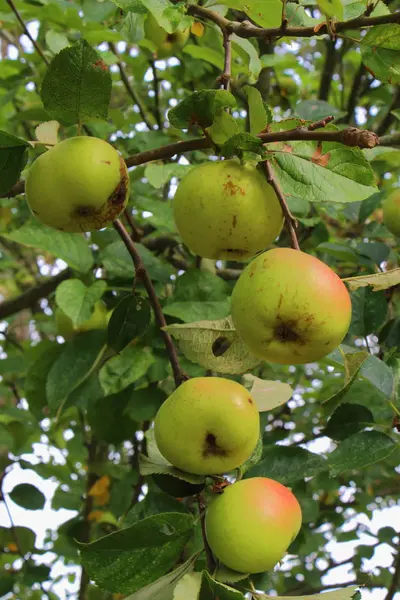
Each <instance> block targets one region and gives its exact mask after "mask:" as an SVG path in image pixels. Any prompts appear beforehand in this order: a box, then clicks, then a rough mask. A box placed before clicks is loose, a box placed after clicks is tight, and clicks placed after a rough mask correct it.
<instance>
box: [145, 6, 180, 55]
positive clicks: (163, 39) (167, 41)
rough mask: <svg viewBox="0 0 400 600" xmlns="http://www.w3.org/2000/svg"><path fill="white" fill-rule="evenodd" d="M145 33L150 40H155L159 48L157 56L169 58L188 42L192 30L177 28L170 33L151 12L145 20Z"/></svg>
mask: <svg viewBox="0 0 400 600" xmlns="http://www.w3.org/2000/svg"><path fill="white" fill-rule="evenodd" d="M144 33H145V36H146V38H147V39H148V40H150V41H151V42H153V44H154V45H155V46H156V48H157V58H168V57H169V56H174V55H175V54H176V53H177V52H179V50H180V49H181V48H183V46H184V45H185V44H186V42H187V40H188V37H189V34H190V30H189V29H185V30H184V31H179V30H176V31H174V32H173V33H168V32H167V31H165V29H163V28H162V27H161V26H160V25H159V24H158V22H157V19H156V18H155V17H154V16H153V15H152V13H149V15H148V17H147V18H146V20H145V22H144Z"/></svg>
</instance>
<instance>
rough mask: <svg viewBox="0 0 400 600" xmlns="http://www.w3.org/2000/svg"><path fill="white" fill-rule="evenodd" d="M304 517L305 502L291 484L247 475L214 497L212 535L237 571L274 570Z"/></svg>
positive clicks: (213, 544)
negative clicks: (295, 494) (292, 490)
mask: <svg viewBox="0 0 400 600" xmlns="http://www.w3.org/2000/svg"><path fill="white" fill-rule="evenodd" d="M301 518H302V516H301V508H300V505H299V503H298V502H297V500H296V497H295V496H294V495H293V493H292V492H291V491H290V490H289V489H288V488H287V487H285V486H284V485H282V484H281V483H278V482H277V481H274V480H273V479H268V478H266V477H253V478H251V479H243V480H242V481H238V482H236V483H234V484H233V485H229V486H227V487H226V488H224V491H223V492H222V494H220V495H218V496H216V497H215V499H214V500H212V501H211V504H210V505H209V507H208V509H207V512H206V534H207V541H208V543H209V545H210V548H211V550H212V552H213V554H214V555H215V556H216V557H217V558H218V559H219V560H220V561H221V562H222V563H223V564H224V565H226V566H227V567H229V568H230V569H233V570H234V571H239V572H240V573H261V572H263V571H270V570H271V569H273V568H274V566H275V565H276V564H277V562H279V561H280V560H281V559H282V558H283V556H284V555H285V553H286V551H287V549H288V547H289V546H290V544H291V543H292V541H293V540H294V539H295V538H296V536H297V534H298V533H299V530H300V527H301Z"/></svg>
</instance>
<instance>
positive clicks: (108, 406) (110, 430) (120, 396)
mask: <svg viewBox="0 0 400 600" xmlns="http://www.w3.org/2000/svg"><path fill="white" fill-rule="evenodd" d="M130 393H131V389H130V388H127V389H124V390H123V391H122V392H119V393H117V394H113V395H110V396H105V397H101V398H97V399H96V400H95V401H92V402H91V403H89V408H88V422H89V425H90V426H91V428H92V429H93V432H94V435H95V436H96V438H97V439H99V440H102V441H104V442H107V443H108V444H114V445H118V444H121V443H122V442H123V441H125V440H131V439H132V436H133V435H134V431H135V424H134V423H133V422H132V421H131V420H130V419H129V418H127V416H126V414H125V409H126V407H127V404H128V402H129V398H130Z"/></svg>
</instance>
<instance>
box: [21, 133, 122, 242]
mask: <svg viewBox="0 0 400 600" xmlns="http://www.w3.org/2000/svg"><path fill="white" fill-rule="evenodd" d="M25 190H26V198H27V201H28V205H29V208H30V209H31V211H32V212H33V214H34V215H35V216H36V217H37V219H39V221H41V222H42V223H44V224H45V225H48V226H49V227H54V228H55V229H59V230H60V231H70V232H82V231H93V230H95V229H101V228H102V227H106V226H107V225H110V224H111V223H112V221H114V219H116V218H117V217H118V216H119V215H120V213H121V212H122V211H123V210H124V208H125V206H126V203H127V202H128V195H129V176H128V171H127V168H126V165H125V162H124V160H123V159H122V157H121V156H120V155H119V153H118V152H117V150H115V148H113V147H112V146H111V145H110V144H108V143H107V142H105V141H104V140H100V139H98V138H93V137H84V136H82V137H74V138H69V139H67V140H64V141H63V142H60V143H59V144H57V145H56V146H54V148H51V149H50V150H48V151H47V152H45V153H44V154H42V155H41V156H39V158H37V159H36V160H35V162H34V163H33V165H32V166H31V168H30V169H29V171H28V176H27V179H26V185H25Z"/></svg>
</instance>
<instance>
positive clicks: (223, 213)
mask: <svg viewBox="0 0 400 600" xmlns="http://www.w3.org/2000/svg"><path fill="white" fill-rule="evenodd" d="M173 210H174V218H175V222H176V226H177V228H178V231H179V233H180V235H181V237H182V240H183V242H184V243H185V244H186V245H187V246H188V247H189V248H190V250H191V251H192V252H193V253H194V254H198V255H199V256H202V257H203V258H213V259H215V260H218V259H221V260H223V259H227V260H246V259H248V258H251V257H252V256H254V255H255V254H256V253H257V252H260V251H261V250H264V249H265V248H266V247H267V246H268V245H269V244H271V243H272V242H273V241H274V239H275V238H276V237H277V236H278V235H279V233H280V231H281V229H282V224H283V214H282V209H281V207H280V204H279V200H278V198H277V196H276V194H275V192H274V190H273V188H272V187H271V186H270V185H269V183H268V182H267V180H266V178H265V174H264V173H262V171H260V170H259V168H258V167H255V166H254V165H252V164H250V163H246V164H244V165H242V164H240V162H239V161H237V160H235V159H232V160H225V161H218V162H207V163H204V164H202V165H200V166H198V167H196V168H194V169H192V170H191V171H190V172H189V173H188V174H187V175H186V176H185V177H184V178H183V179H182V181H181V183H180V184H179V186H178V189H177V191H176V194H175V197H174V200H173Z"/></svg>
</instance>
